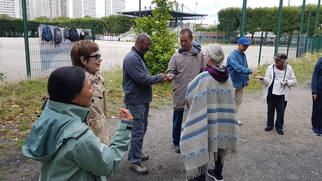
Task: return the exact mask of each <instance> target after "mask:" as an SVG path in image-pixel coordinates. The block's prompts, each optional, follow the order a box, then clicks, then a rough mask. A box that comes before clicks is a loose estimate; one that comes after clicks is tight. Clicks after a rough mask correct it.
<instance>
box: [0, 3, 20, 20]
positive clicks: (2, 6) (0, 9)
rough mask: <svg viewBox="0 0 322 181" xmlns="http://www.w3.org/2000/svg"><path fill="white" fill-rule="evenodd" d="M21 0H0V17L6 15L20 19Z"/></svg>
mask: <svg viewBox="0 0 322 181" xmlns="http://www.w3.org/2000/svg"><path fill="white" fill-rule="evenodd" d="M19 2H21V1H19V0H0V15H1V14H6V15H8V16H9V17H11V18H20V16H21V15H20V9H19V5H20V3H19Z"/></svg>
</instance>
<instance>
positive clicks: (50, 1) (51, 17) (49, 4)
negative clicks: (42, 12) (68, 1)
mask: <svg viewBox="0 0 322 181" xmlns="http://www.w3.org/2000/svg"><path fill="white" fill-rule="evenodd" d="M49 12H50V21H52V13H51V0H49Z"/></svg>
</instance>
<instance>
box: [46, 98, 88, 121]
mask: <svg viewBox="0 0 322 181" xmlns="http://www.w3.org/2000/svg"><path fill="white" fill-rule="evenodd" d="M47 107H48V108H49V109H52V110H55V111H56V112H58V113H61V114H65V115H68V116H72V117H75V118H77V119H79V120H80V121H82V122H86V117H87V114H88V113H89V111H90V110H91V108H90V107H82V106H77V105H74V104H66V103H62V102H56V101H52V100H50V99H48V102H47Z"/></svg>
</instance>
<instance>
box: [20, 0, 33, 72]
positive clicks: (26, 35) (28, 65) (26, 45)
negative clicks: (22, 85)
mask: <svg viewBox="0 0 322 181" xmlns="http://www.w3.org/2000/svg"><path fill="white" fill-rule="evenodd" d="M21 2H22V14H23V29H24V39H25V56H26V68H27V77H28V78H30V76H31V73H30V55H29V41H28V21H27V10H26V1H25V0H21Z"/></svg>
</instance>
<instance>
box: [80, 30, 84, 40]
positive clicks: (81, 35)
mask: <svg viewBox="0 0 322 181" xmlns="http://www.w3.org/2000/svg"><path fill="white" fill-rule="evenodd" d="M79 39H80V40H84V39H85V36H84V35H83V33H82V32H80V33H79Z"/></svg>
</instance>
